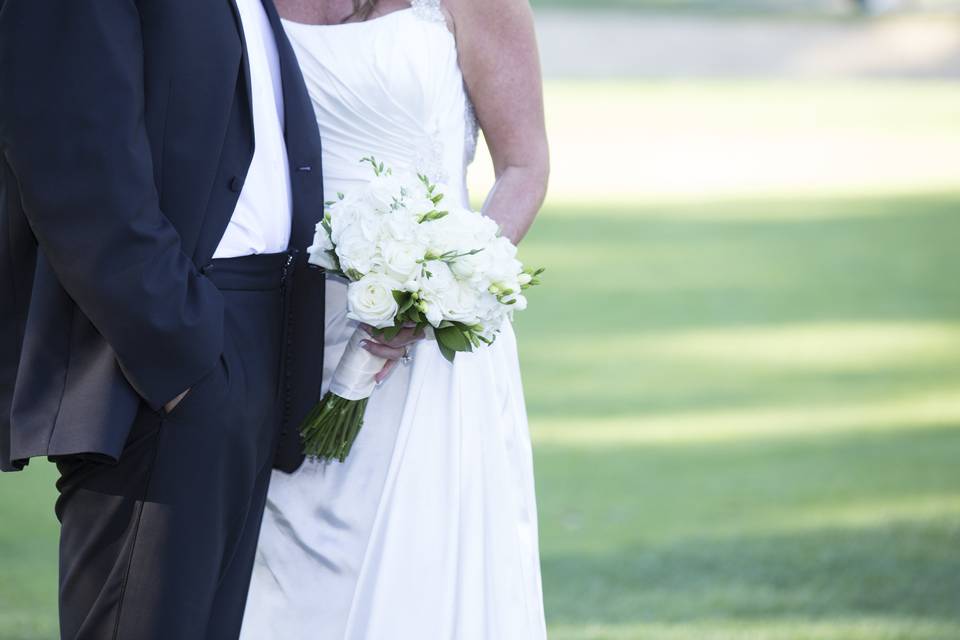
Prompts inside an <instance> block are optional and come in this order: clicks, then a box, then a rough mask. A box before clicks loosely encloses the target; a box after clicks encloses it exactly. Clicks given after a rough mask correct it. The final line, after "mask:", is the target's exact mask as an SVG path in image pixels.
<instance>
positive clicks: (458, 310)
mask: <svg viewBox="0 0 960 640" xmlns="http://www.w3.org/2000/svg"><path fill="white" fill-rule="evenodd" d="M479 303H480V292H478V291H477V289H476V288H475V287H473V286H471V285H470V284H467V283H463V282H458V283H457V286H455V287H453V288H452V289H450V290H449V291H448V292H447V295H446V296H444V299H443V304H444V309H443V312H444V315H445V316H446V318H447V320H452V321H455V322H463V323H465V324H468V325H474V324H476V323H477V322H479V321H480V315H479V309H478V306H479Z"/></svg>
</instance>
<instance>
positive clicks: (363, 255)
mask: <svg viewBox="0 0 960 640" xmlns="http://www.w3.org/2000/svg"><path fill="white" fill-rule="evenodd" d="M337 257H338V258H340V268H341V269H342V270H343V271H344V273H346V272H348V271H351V270H352V271H356V272H357V273H359V274H361V275H363V274H366V273H369V272H370V271H371V270H372V269H373V268H374V266H375V265H376V264H377V263H378V262H379V257H380V256H379V254H378V252H377V244H376V242H373V241H371V240H370V239H369V238H367V237H366V236H365V235H364V233H363V228H362V225H360V224H359V223H357V224H354V225H353V226H351V227H348V228H346V229H345V230H344V231H343V233H342V234H341V236H340V241H339V242H338V243H337Z"/></svg>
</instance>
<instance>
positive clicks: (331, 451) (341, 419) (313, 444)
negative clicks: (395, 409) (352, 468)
mask: <svg viewBox="0 0 960 640" xmlns="http://www.w3.org/2000/svg"><path fill="white" fill-rule="evenodd" d="M366 409H367V398H364V399H363V400H347V399H345V398H341V397H340V396H337V395H334V394H332V393H327V395H325V396H324V397H323V400H321V401H320V402H319V403H318V404H317V405H316V406H315V407H314V408H313V409H312V410H311V411H310V414H309V415H308V416H307V417H306V419H305V420H304V421H303V424H301V425H300V434H301V435H302V436H303V445H304V453H306V454H307V455H308V456H310V457H312V458H317V459H321V460H339V461H340V462H343V461H344V460H346V458H347V455H348V454H349V453H350V450H351V449H352V448H353V443H354V441H355V440H356V439H357V435H358V434H359V433H360V428H361V427H362V426H363V414H364V413H365V412H366Z"/></svg>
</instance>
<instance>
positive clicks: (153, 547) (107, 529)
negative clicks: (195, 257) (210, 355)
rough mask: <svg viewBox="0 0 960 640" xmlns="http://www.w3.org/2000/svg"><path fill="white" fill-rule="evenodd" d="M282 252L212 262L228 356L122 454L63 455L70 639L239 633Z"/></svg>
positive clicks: (274, 404) (140, 428)
mask: <svg viewBox="0 0 960 640" xmlns="http://www.w3.org/2000/svg"><path fill="white" fill-rule="evenodd" d="M287 262H288V260H287V254H271V255H259V256H245V257H242V258H231V259H225V260H215V261H214V262H213V263H212V264H211V266H210V267H208V268H207V269H206V270H205V271H206V273H207V276H208V277H209V278H211V279H212V280H213V281H214V283H215V284H216V285H217V286H218V287H219V288H220V289H221V291H223V295H224V298H225V300H226V332H225V333H226V338H225V346H224V353H223V357H222V358H221V362H220V366H219V367H217V368H216V369H215V370H214V371H213V372H212V373H211V374H209V375H207V376H206V377H205V378H204V379H203V380H201V381H200V382H199V383H198V384H197V385H195V386H194V387H193V388H192V389H191V391H190V393H189V394H188V395H187V396H186V397H185V398H184V399H183V401H182V402H181V403H180V404H179V405H178V406H177V407H176V408H174V409H173V411H172V412H170V413H169V414H167V415H161V414H158V413H156V412H154V411H151V410H150V409H149V408H144V409H142V410H141V412H140V415H139V416H138V418H137V421H136V424H135V425H134V427H133V429H132V431H131V433H130V437H129V439H128V440H127V443H126V445H125V448H124V451H123V454H122V456H121V457H120V460H119V462H118V464H116V465H108V464H104V463H103V462H99V461H95V460H85V459H81V458H78V457H71V458H67V459H62V460H59V461H57V466H58V468H59V469H60V479H59V481H58V483H57V487H58V489H59V491H60V497H59V499H58V501H57V507H56V511H57V517H58V518H59V520H60V523H61V535H60V627H61V637H62V638H63V639H64V640H66V639H69V640H108V639H109V640H113V639H117V640H154V639H155V640H201V639H203V640H208V639H209V640H219V639H221V638H222V639H225V640H226V639H230V640H233V639H235V638H237V636H238V635H239V633H240V625H241V622H242V619H243V609H244V604H245V602H246V596H247V588H248V585H249V582H250V574H251V571H252V568H253V560H254V554H255V551H256V545H257V537H258V535H259V531H260V521H261V518H262V515H263V508H264V502H265V500H266V493H267V485H268V482H269V479H270V471H271V466H272V460H273V453H274V448H275V446H276V441H277V436H278V433H279V429H280V413H281V407H280V401H279V398H280V396H279V390H280V382H281V380H282V378H283V371H282V370H281V369H282V366H283V359H284V354H283V353H282V349H283V345H284V344H285V340H284V335H283V333H284V328H285V327H286V326H287V323H286V309H285V306H286V302H285V298H286V297H287V296H286V295H285V291H286V286H285V284H286V283H285V271H286V264H287Z"/></svg>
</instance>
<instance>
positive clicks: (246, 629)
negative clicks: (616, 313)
mask: <svg viewBox="0 0 960 640" xmlns="http://www.w3.org/2000/svg"><path fill="white" fill-rule="evenodd" d="M327 308H328V312H327V318H326V321H327V346H326V350H325V357H326V364H325V367H326V371H325V372H324V381H325V384H326V383H327V382H328V381H329V379H330V377H331V375H332V373H333V369H334V368H335V367H336V363H337V362H338V360H339V358H340V355H341V354H342V352H343V349H344V348H345V346H346V343H347V341H348V340H349V338H350V336H351V335H352V333H353V331H354V330H355V329H356V325H355V323H353V322H351V321H348V320H347V318H346V286H345V285H344V284H343V283H342V282H339V281H336V280H332V279H331V280H330V281H328V284H327ZM412 353H413V356H414V357H413V361H412V363H410V364H408V365H399V366H398V367H397V369H396V370H395V371H394V372H393V374H392V375H391V377H390V378H389V379H388V380H387V381H386V382H384V384H383V385H381V386H380V387H378V388H377V389H376V390H375V391H374V394H373V396H372V398H371V400H370V402H369V404H368V407H367V412H366V419H365V422H364V426H363V429H362V430H361V432H360V434H359V436H358V438H357V441H356V443H355V445H354V448H353V451H352V452H351V454H350V456H349V457H348V458H347V460H346V461H345V462H344V463H339V462H322V463H321V462H315V461H311V460H307V461H306V462H305V463H304V465H303V466H302V467H301V468H300V469H299V470H298V471H297V472H295V473H293V474H292V475H288V474H285V473H282V472H274V474H273V477H272V480H271V485H270V490H269V495H268V498H267V506H266V511H265V514H264V519H263V526H262V529H261V533H260V541H259V547H258V550H257V556H256V562H255V565H254V572H253V580H252V583H251V587H250V592H249V597H248V601H247V608H246V613H245V617H244V623H243V632H242V634H241V638H242V639H243V640H263V639H265V638H285V639H288V640H301V639H302V640H306V639H308V638H309V639H311V640H340V639H344V640H387V639H389V640H442V639H450V640H513V639H516V640H537V639H538V638H545V637H546V629H545V623H544V613H543V598H542V587H541V579H540V564H539V552H538V540H537V513H536V502H535V497H534V478H533V464H532V456H531V447H530V436H529V431H528V427H527V418H526V411H525V407H524V401H523V389H522V385H521V380H520V369H519V362H518V358H517V346H516V340H515V337H514V333H513V329H512V327H511V326H506V327H504V330H503V332H502V333H501V334H500V336H499V337H498V338H497V340H496V342H495V343H494V345H493V346H491V347H489V348H483V349H480V350H478V351H477V352H476V353H472V354H459V355H458V356H457V358H456V362H455V363H453V364H450V363H449V362H447V361H446V360H445V359H444V358H443V357H442V356H441V355H440V352H439V350H438V349H437V345H436V344H435V343H434V342H432V341H429V340H427V341H423V342H421V343H419V344H418V345H417V346H416V347H415V348H414V349H413V351H412Z"/></svg>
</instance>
